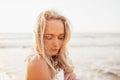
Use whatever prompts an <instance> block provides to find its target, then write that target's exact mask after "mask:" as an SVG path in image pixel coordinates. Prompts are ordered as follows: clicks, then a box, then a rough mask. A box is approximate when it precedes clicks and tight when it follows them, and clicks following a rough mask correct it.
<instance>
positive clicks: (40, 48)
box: [34, 10, 73, 78]
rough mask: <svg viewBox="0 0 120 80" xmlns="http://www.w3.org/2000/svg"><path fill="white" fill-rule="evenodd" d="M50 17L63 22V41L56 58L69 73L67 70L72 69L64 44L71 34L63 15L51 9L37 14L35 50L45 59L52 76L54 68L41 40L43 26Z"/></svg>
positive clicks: (65, 44)
mask: <svg viewBox="0 0 120 80" xmlns="http://www.w3.org/2000/svg"><path fill="white" fill-rule="evenodd" d="M51 19H55V20H61V21H62V22H63V24H64V29H65V39H64V41H63V46H62V47H61V49H60V51H59V56H58V60H59V61H60V62H61V68H62V69H63V70H64V72H65V73H69V72H72V71H73V66H72V65H70V63H69V61H68V59H67V51H66V46H67V43H68V41H69V39H70V34H71V33H70V25H69V22H68V20H67V19H66V18H65V17H64V16H61V15H60V14H58V13H57V12H55V11H53V10H47V11H43V12H42V13H40V14H39V16H38V19H37V23H36V25H35V29H34V32H35V49H36V51H37V52H39V54H40V55H42V57H43V58H44V59H45V60H46V62H47V63H48V65H49V66H50V68H51V73H52V75H51V77H52V78H53V77H54V75H55V73H56V69H55V68H54V67H53V65H52V64H51V62H50V60H49V56H48V55H47V54H45V51H44V42H43V40H44V38H43V34H44V31H45V27H46V21H47V20H51Z"/></svg>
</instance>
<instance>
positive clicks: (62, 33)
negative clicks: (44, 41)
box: [44, 33, 64, 36]
mask: <svg viewBox="0 0 120 80" xmlns="http://www.w3.org/2000/svg"><path fill="white" fill-rule="evenodd" d="M44 35H52V36H54V34H49V33H48V34H44ZM59 35H64V33H62V34H59Z"/></svg>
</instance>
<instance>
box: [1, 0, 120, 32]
mask: <svg viewBox="0 0 120 80" xmlns="http://www.w3.org/2000/svg"><path fill="white" fill-rule="evenodd" d="M45 9H55V10H57V11H59V12H60V13H62V14H63V15H65V16H66V17H68V19H69V20H70V21H71V24H72V29H73V32H93V33H94V32H105V33H106V32H109V33H117V32H120V0H0V32H1V33H2V32H32V31H33V27H34V24H35V20H36V17H37V15H38V14H39V13H40V12H41V11H43V10H45Z"/></svg>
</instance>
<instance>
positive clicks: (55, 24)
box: [44, 20, 64, 35]
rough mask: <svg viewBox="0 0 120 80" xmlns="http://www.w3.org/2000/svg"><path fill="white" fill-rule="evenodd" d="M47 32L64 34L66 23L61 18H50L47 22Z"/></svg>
mask: <svg viewBox="0 0 120 80" xmlns="http://www.w3.org/2000/svg"><path fill="white" fill-rule="evenodd" d="M44 33H45V34H55V35H59V34H64V24H63V22H62V21H61V20H48V21H47V22H46V27H45V32H44Z"/></svg>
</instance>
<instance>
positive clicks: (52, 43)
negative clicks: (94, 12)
mask: <svg viewBox="0 0 120 80" xmlns="http://www.w3.org/2000/svg"><path fill="white" fill-rule="evenodd" d="M34 32H35V50H34V52H33V54H32V55H30V56H29V57H28V59H27V63H26V69H25V80H76V77H75V74H74V73H73V66H72V65H70V63H69V61H68V57H67V55H68V54H67V53H66V45H67V43H68V41H69V38H70V28H69V24H68V21H67V19H66V18H65V17H64V16H61V15H60V14H58V13H57V12H55V11H53V10H47V11H43V12H42V13H41V14H40V15H39V16H38V20H37V24H36V26H35V31H34Z"/></svg>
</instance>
